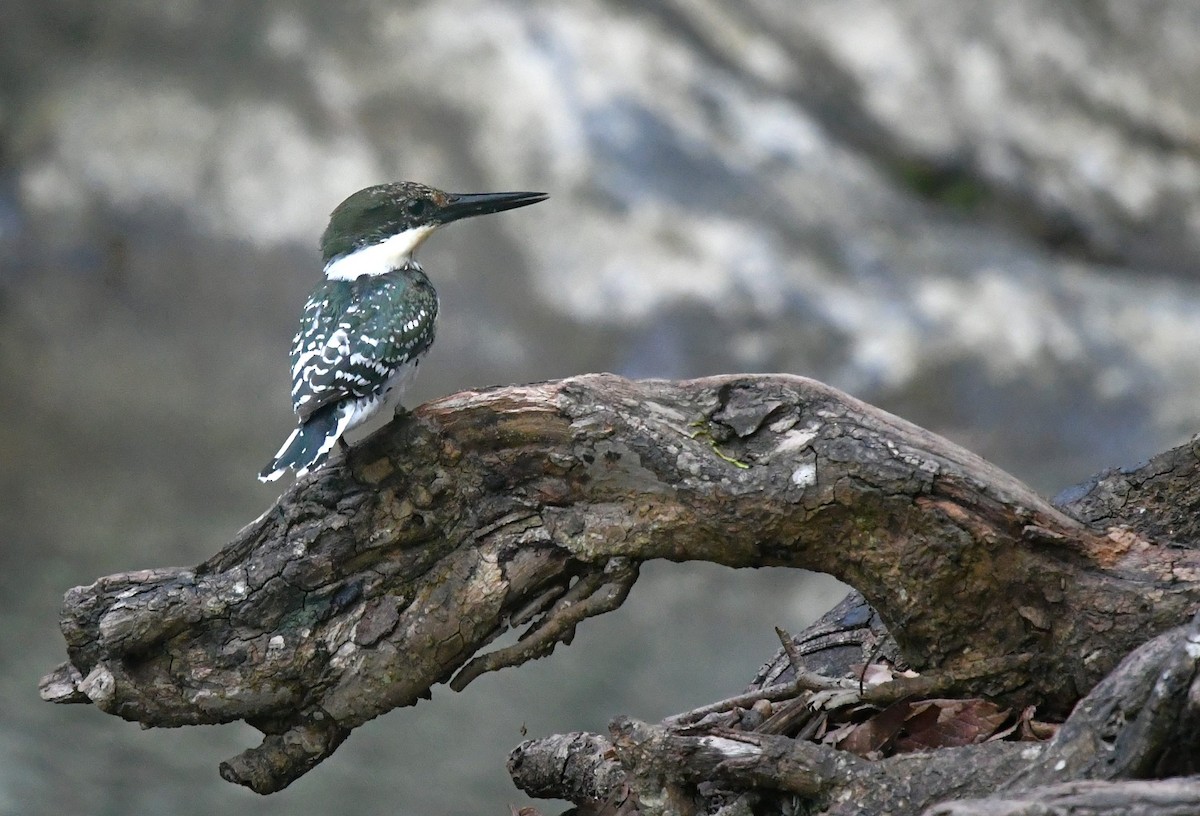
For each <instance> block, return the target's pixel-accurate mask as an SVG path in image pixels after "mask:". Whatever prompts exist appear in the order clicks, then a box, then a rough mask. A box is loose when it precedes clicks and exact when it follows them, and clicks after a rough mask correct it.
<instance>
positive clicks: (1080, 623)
mask: <svg viewBox="0 0 1200 816" xmlns="http://www.w3.org/2000/svg"><path fill="white" fill-rule="evenodd" d="M1196 462H1197V458H1196V456H1195V454H1194V452H1193V451H1192V450H1191V449H1190V448H1188V449H1180V450H1178V451H1175V452H1171V453H1169V454H1165V455H1164V457H1163V458H1162V459H1161V460H1160V461H1159V462H1158V465H1157V467H1156V469H1154V470H1153V471H1152V472H1147V473H1140V472H1138V473H1134V474H1124V473H1115V474H1107V475H1106V476H1105V477H1103V478H1102V479H1099V480H1097V481H1096V482H1095V483H1094V484H1092V485H1090V486H1089V487H1088V488H1087V489H1084V490H1080V491H1079V492H1078V494H1077V495H1073V496H1071V497H1069V498H1070V499H1071V500H1072V503H1071V504H1070V505H1069V509H1070V510H1071V512H1072V513H1073V514H1074V516H1075V517H1072V515H1068V513H1066V512H1063V510H1061V509H1058V508H1056V507H1054V506H1052V505H1051V504H1050V503H1048V502H1046V501H1045V500H1043V499H1041V498H1040V497H1038V496H1037V495H1036V494H1035V493H1033V492H1032V491H1031V490H1030V489H1029V488H1027V487H1025V486H1024V485H1022V484H1021V483H1020V482H1018V481H1017V480H1015V479H1014V478H1012V477H1011V476H1009V475H1007V474H1005V473H1003V472H1002V471H1000V470H998V469H997V468H995V467H993V466H991V465H990V464H988V463H987V462H985V461H983V460H981V459H979V458H978V457H976V456H974V455H972V454H970V453H968V452H967V451H964V450H963V449H961V448H959V447H957V446H955V445H953V444H951V443H949V442H947V441H946V440H944V439H941V438H939V437H937V436H935V435H933V434H930V433H929V432H927V431H924V430H922V429H920V428H918V427H915V426H913V425H911V424H909V423H907V422H904V421H903V420H900V419H898V418H896V417H894V416H891V415H889V414H887V413H885V412H883V411H880V410H879V409H876V408H873V407H871V406H869V405H865V404H863V403H861V402H859V401H857V400H854V399H853V398H850V397H848V396H846V395H845V394H842V393H839V392H837V391H836V390H834V389H831V388H829V387H827V386H824V385H821V384H820V383H816V382H813V381H811V380H807V379H803V378H799V377H791V376H780V375H770V376H768V375H763V376H725V377H714V378H707V379H702V380H694V381H687V382H666V381H642V382H631V381H627V380H624V379H621V378H618V377H613V376H609V375H591V376H584V377H577V378H572V379H568V380H563V381H559V382H551V383H543V384H538V385H532V386H524V387H509V388H497V389H492V390H487V391H480V392H466V393H463V394H458V395H454V396H451V397H447V398H445V399H442V400H438V401H435V402H432V403H429V404H427V405H424V406H422V407H420V408H418V409H417V410H416V411H414V412H413V413H412V414H408V415H405V416H403V417H400V418H398V419H397V420H396V421H394V422H393V423H391V424H390V425H389V426H388V427H387V428H385V429H383V430H382V431H380V432H379V433H377V434H375V435H373V436H372V437H370V438H369V439H368V440H366V441H365V442H364V443H363V444H361V445H360V446H358V447H356V448H355V449H354V450H353V451H352V452H351V455H350V457H349V460H348V461H347V462H346V463H343V464H338V465H335V466H330V467H328V468H325V469H324V470H322V471H319V472H318V473H317V474H315V475H314V476H312V477H310V478H307V479H302V480H300V481H299V482H297V484H295V485H294V486H293V487H292V488H291V489H289V490H288V491H287V492H286V493H285V494H284V495H283V496H282V497H281V498H280V500H279V502H278V503H277V504H276V505H275V506H274V507H273V508H271V510H269V511H268V512H267V513H265V514H264V515H263V516H262V517H261V518H260V519H258V520H257V521H255V522H254V523H252V524H251V525H249V526H248V527H246V528H245V529H244V530H242V531H241V532H240V533H239V534H238V536H237V537H236V538H235V540H234V541H233V542H232V543H231V544H230V545H229V546H228V547H226V548H225V549H224V550H223V551H222V552H220V553H219V554H217V555H216V556H214V557H213V558H212V559H210V560H209V561H207V562H205V563H204V564H201V565H200V566H198V567H196V568H195V569H190V570H188V569H177V570H154V571H146V572H139V573H127V574H121V575H114V576H110V577H108V578H103V579H101V580H99V581H97V582H96V583H95V584H93V585H91V586H88V587H81V588H77V589H74V590H72V591H71V592H69V593H68V595H67V598H66V604H65V609H64V613H63V623H62V628H63V632H64V635H65V637H66V640H67V645H68V657H69V659H68V662H67V663H65V664H63V665H62V666H60V667H59V668H58V669H56V670H55V671H54V672H52V673H51V674H50V675H48V676H47V677H46V678H45V679H44V680H43V683H42V694H43V696H44V697H45V698H46V699H49V700H52V701H55V702H91V703H93V704H95V705H97V706H98V707H100V708H101V709H102V710H104V711H107V712H109V713H113V714H117V715H118V716H122V717H125V718H127V719H131V720H137V721H139V722H142V723H144V724H146V725H149V726H177V725H187V724H198V723H219V722H230V721H235V720H245V721H246V722H248V723H250V724H252V725H255V726H256V727H258V728H259V729H261V730H262V731H263V732H264V734H265V735H266V736H265V738H264V740H263V743H262V744H261V745H260V746H258V747H256V748H251V749H248V750H247V751H245V752H244V753H243V754H241V755H240V756H238V757H236V758H235V759H233V760H230V761H229V762H227V763H224V764H223V765H222V768H221V771H222V774H223V775H224V776H225V777H226V778H227V779H229V780H231V781H235V782H238V783H241V784H245V785H248V786H249V787H251V788H253V789H254V790H257V791H260V792H269V791H273V790H278V789H279V788H281V787H283V786H285V785H287V784H288V783H289V782H291V781H292V780H294V779H295V778H296V777H298V776H299V775H301V774H303V773H304V772H306V771H307V770H309V769H310V768H312V767H313V766H314V765H315V764H317V763H318V762H320V761H321V760H322V759H323V758H324V757H326V756H328V755H329V753H331V752H332V751H333V750H334V749H335V748H336V747H337V746H338V744H340V742H341V741H342V740H343V739H344V738H345V737H346V736H347V734H348V733H349V732H350V731H351V730H352V729H353V728H355V727H356V726H358V725H360V724H362V723H363V722H365V721H367V720H369V719H371V718H373V717H376V716H378V715H379V714H382V713H384V712H386V711H389V710H391V709H392V708H395V707H397V706H403V705H411V704H413V703H415V702H416V701H417V700H418V699H419V698H421V697H423V696H425V695H427V694H428V691H429V689H430V687H431V686H432V685H433V684H435V683H440V682H446V681H450V682H451V685H452V686H454V687H455V688H461V687H462V686H463V685H465V684H466V683H467V682H469V680H470V679H471V678H473V677H475V676H477V675H478V674H479V673H480V672H482V671H487V670H492V669H496V668H501V667H503V666H507V665H513V664H516V663H520V662H523V661H525V660H529V659H532V658H536V657H540V656H543V655H545V654H548V653H549V652H550V651H551V650H552V649H553V648H554V646H555V644H556V643H558V642H568V641H569V640H570V638H571V636H572V635H573V633H574V630H575V626H576V625H577V624H578V623H579V622H580V621H581V620H583V619H585V618H586V617H589V616H592V615H596V614H600V613H603V612H606V611H609V610H611V609H614V608H616V607H617V606H619V605H620V603H621V602H622V601H623V599H624V597H625V595H626V593H627V592H628V591H629V589H630V587H631V586H632V584H633V582H634V581H635V580H636V578H637V568H638V565H639V564H640V562H642V561H645V560H649V559H653V558H665V559H670V560H676V561H683V560H692V559H697V560H705V561H712V562H715V563H719V564H725V565H728V566H733V567H748V566H768V565H770V566H794V567H804V568H807V569H813V570H819V571H823V572H828V573H831V574H833V575H835V576H837V577H839V578H841V579H842V580H844V581H846V582H847V583H849V584H851V585H853V586H855V587H857V588H858V589H860V590H861V591H862V593H863V594H864V595H865V596H866V598H867V600H868V601H869V602H870V603H871V605H872V606H873V607H874V609H875V610H877V612H878V614H879V616H880V617H881V618H882V621H883V623H885V624H886V626H887V628H888V630H890V633H891V635H892V636H893V637H894V638H895V643H896V645H897V648H898V652H899V655H900V656H901V657H902V658H903V660H905V661H906V662H907V663H908V664H909V665H911V666H912V667H914V668H916V669H918V670H920V671H921V672H923V674H924V676H927V677H928V678H932V680H931V681H930V682H932V683H933V684H934V685H936V687H937V689H938V691H939V693H942V694H956V693H961V694H965V695H984V696H987V697H989V698H991V699H994V700H998V701H1001V702H1003V703H1004V704H1011V705H1024V704H1026V703H1036V704H1038V705H1039V706H1041V711H1042V712H1043V713H1044V714H1051V713H1056V712H1057V713H1065V712H1066V711H1068V710H1069V709H1070V707H1071V706H1072V705H1073V704H1074V703H1075V702H1076V701H1077V700H1078V699H1079V698H1080V697H1081V696H1082V694H1083V693H1085V692H1086V691H1088V690H1089V689H1091V688H1092V687H1093V686H1094V685H1095V684H1096V683H1097V682H1098V681H1099V680H1100V679H1101V678H1103V677H1104V676H1105V675H1106V674H1107V673H1108V672H1109V671H1110V670H1111V669H1112V668H1113V667H1114V666H1115V665H1116V664H1117V662H1118V661H1119V660H1120V659H1121V658H1122V657H1123V656H1124V655H1125V654H1126V653H1128V652H1129V651H1131V650H1132V649H1134V648H1135V647H1137V646H1138V645H1140V644H1141V643H1143V642H1144V641H1145V640H1146V639H1147V638H1149V637H1151V636H1153V635H1154V634H1156V633H1159V632H1164V631H1166V630H1168V629H1170V628H1171V627H1175V626H1178V625H1179V624H1181V623H1182V622H1184V621H1186V620H1187V619H1188V618H1189V616H1190V614H1191V612H1192V611H1193V610H1194V609H1195V608H1196V607H1197V606H1198V602H1200V581H1198V580H1197V577H1198V575H1200V573H1197V568H1198V567H1200V557H1198V556H1197V554H1196V553H1195V552H1192V551H1191V550H1189V549H1186V548H1183V547H1178V546H1173V545H1174V544H1177V543H1184V544H1186V543H1188V542H1190V541H1191V540H1193V539H1192V533H1193V531H1194V525H1195V520H1194V519H1193V518H1192V516H1193V515H1194V513H1189V512H1187V510H1186V509H1183V508H1194V507H1196V506H1198V505H1200V500H1198V499H1197V498H1196V497H1197V489H1198V488H1197V484H1200V482H1197V480H1196V479H1195V478H1194V476H1195V475H1196V473H1195V471H1196V470H1197V465H1196ZM1164 486H1166V487H1169V488H1170V490H1169V494H1170V495H1169V496H1157V497H1156V493H1155V490H1156V489H1157V490H1158V493H1160V494H1162V493H1165V492H1167V491H1166V490H1165V488H1164ZM1131 502H1133V503H1134V504H1136V505H1137V506H1131ZM1137 510H1143V511H1144V512H1140V513H1139V512H1135V511H1137ZM1147 515H1150V516H1153V517H1154V519H1153V523H1148V521H1147V518H1146V516H1147ZM510 627H526V632H525V635H524V636H523V638H522V639H521V640H520V641H518V643H516V644H515V645H513V646H511V647H508V648H505V649H500V650H498V651H495V652H492V653H490V654H480V652H481V650H483V649H484V647H486V646H487V644H488V643H489V642H491V641H492V640H493V639H494V638H495V637H497V636H498V635H499V634H501V633H502V632H504V631H505V630H506V629H508V628H510ZM456 672H457V676H455V673H456ZM452 677H454V680H451V678H452Z"/></svg>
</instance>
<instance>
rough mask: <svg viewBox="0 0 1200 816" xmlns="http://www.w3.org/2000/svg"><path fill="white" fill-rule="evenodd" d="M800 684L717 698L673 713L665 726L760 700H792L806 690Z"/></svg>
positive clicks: (771, 687) (665, 721)
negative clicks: (713, 701)
mask: <svg viewBox="0 0 1200 816" xmlns="http://www.w3.org/2000/svg"><path fill="white" fill-rule="evenodd" d="M805 690H806V689H804V688H803V687H802V686H801V685H800V684H798V683H797V682H796V681H795V680H792V681H791V682H788V683H779V684H778V685H774V686H767V687H765V688H761V689H756V690H754V691H747V692H746V693H744V694H737V695H734V696H733V697H727V698H725V699H724V700H717V701H716V702H715V703H709V704H708V705H703V706H700V707H699V708H693V709H692V710H691V711H684V712H682V713H680V714H673V715H671V716H670V717H667V718H666V719H664V720H663V721H662V724H663V725H664V726H674V727H679V726H684V725H688V724H690V723H693V722H695V721H696V720H699V719H702V718H704V717H706V716H708V715H709V714H717V713H720V712H722V711H729V710H731V709H734V708H746V707H748V706H751V705H754V704H755V703H757V702H758V701H759V700H770V701H771V702H775V701H777V700H790V699H792V698H793V697H795V696H796V695H798V694H800V693H801V692H802V691H805Z"/></svg>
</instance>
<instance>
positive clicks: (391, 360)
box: [292, 270, 438, 419]
mask: <svg viewBox="0 0 1200 816" xmlns="http://www.w3.org/2000/svg"><path fill="white" fill-rule="evenodd" d="M437 307H438V304H437V296H436V294H435V293H434V291H433V288H432V287H431V286H430V285H429V282H428V280H427V279H425V277H424V274H423V273H420V272H419V271H417V272H416V273H415V275H414V274H413V273H411V272H410V271H409V270H400V271H397V272H392V273H388V274H386V275H377V276H372V277H361V278H359V279H357V280H354V281H344V280H326V281H323V282H322V284H321V285H320V286H318V287H317V288H316V290H314V291H313V293H312V295H311V296H310V297H309V300H308V303H307V304H306V305H305V308H304V314H303V316H302V317H301V322H300V330H299V331H298V332H297V333H296V338H295V340H294V341H293V345H292V407H293V409H294V410H295V412H296V414H297V415H299V417H300V418H301V419H306V418H308V416H309V415H311V414H312V413H313V412H314V411H316V410H317V409H318V408H320V407H321V406H323V405H327V404H329V403H330V402H335V401H338V400H342V399H345V398H347V397H355V398H358V397H370V396H376V395H378V394H380V393H381V392H382V391H383V390H384V388H385V387H386V386H387V384H388V382H390V381H391V380H392V379H393V378H394V377H395V376H396V375H397V374H398V373H399V372H400V371H401V370H402V369H403V367H404V366H405V364H406V363H410V362H412V361H413V360H415V359H417V358H418V357H420V356H421V355H423V354H424V353H425V352H426V351H428V349H429V346H430V344H431V343H432V342H433V333H434V323H435V320H436V318H437Z"/></svg>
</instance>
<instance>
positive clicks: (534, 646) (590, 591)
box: [450, 558, 638, 691]
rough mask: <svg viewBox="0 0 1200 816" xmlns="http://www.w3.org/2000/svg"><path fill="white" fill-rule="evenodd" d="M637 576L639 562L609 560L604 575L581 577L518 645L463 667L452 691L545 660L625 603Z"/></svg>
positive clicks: (522, 636) (617, 559) (594, 573)
mask: <svg viewBox="0 0 1200 816" xmlns="http://www.w3.org/2000/svg"><path fill="white" fill-rule="evenodd" d="M637 576H638V564H637V562H636V561H631V560H630V559H628V558H612V559H609V561H608V563H607V564H606V565H605V567H604V570H603V571H602V572H593V573H589V574H587V575H583V576H581V577H580V578H579V580H578V581H576V582H575V585H574V586H572V587H571V588H570V589H569V590H567V591H566V592H565V593H564V594H563V596H562V597H561V598H560V599H559V600H558V602H557V603H555V604H554V606H553V607H552V608H551V609H550V611H548V612H547V613H546V615H545V616H544V617H543V618H542V619H541V620H540V621H538V622H537V623H536V624H534V625H533V626H532V627H531V628H530V629H529V630H528V631H526V632H525V633H524V634H522V635H521V639H520V640H519V641H518V642H517V643H515V644H513V645H512V646H508V647H505V648H503V649H496V650H495V651H493V652H488V653H487V654H484V655H480V656H479V657H476V658H474V659H472V660H471V661H470V662H468V663H467V664H466V665H465V666H463V667H462V669H460V670H459V672H458V674H456V675H455V676H454V679H453V680H451V681H450V688H452V689H454V690H455V691H462V690H463V689H464V688H466V687H467V685H468V684H469V683H470V682H471V681H472V680H474V679H475V678H477V677H479V676H480V675H481V674H486V673H487V672H490V671H498V670H500V669H504V668H508V667H509V666H519V665H521V664H522V663H526V662H528V661H530V660H535V659H537V658H539V657H545V656H546V655H548V654H550V653H551V652H553V651H554V647H555V645H557V644H558V643H565V642H569V641H570V639H571V638H572V637H573V636H574V634H575V627H576V626H578V625H579V623H580V622H581V621H583V620H585V619H587V618H591V617H595V616H596V615H602V614H604V613H605V612H611V611H612V610H614V609H616V608H617V607H619V606H620V605H621V604H622V603H624V602H625V598H626V597H627V596H628V595H629V590H630V589H632V588H633V584H634V582H635V581H636V580H637ZM606 588H607V589H608V591H607V592H605V591H604V590H605V589H606Z"/></svg>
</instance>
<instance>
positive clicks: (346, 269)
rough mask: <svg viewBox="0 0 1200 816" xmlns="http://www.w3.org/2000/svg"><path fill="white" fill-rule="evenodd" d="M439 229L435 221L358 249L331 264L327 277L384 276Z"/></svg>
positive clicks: (398, 266)
mask: <svg viewBox="0 0 1200 816" xmlns="http://www.w3.org/2000/svg"><path fill="white" fill-rule="evenodd" d="M435 229H437V226H436V225H431V224H428V225H425V226H422V227H413V228H412V229H406V230H405V231H404V232H401V233H399V234H397V235H393V236H392V237H391V238H387V239H385V240H383V241H380V242H379V243H378V244H371V245H370V246H365V247H363V248H362V249H356V250H355V251H354V252H351V253H350V254H349V255H343V256H342V257H340V258H338V259H336V260H334V261H330V262H329V263H327V264H326V265H325V277H327V278H329V279H331V280H354V279H355V278H358V277H361V276H363V275H382V274H384V273H386V272H391V271H392V270H393V269H399V268H400V267H402V266H404V262H405V261H406V260H408V259H409V258H411V257H412V254H413V253H414V252H416V250H417V247H419V246H420V245H421V243H422V242H423V241H424V240H425V239H426V238H428V237H429V234H430V233H431V232H433V231H434V230H435Z"/></svg>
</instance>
